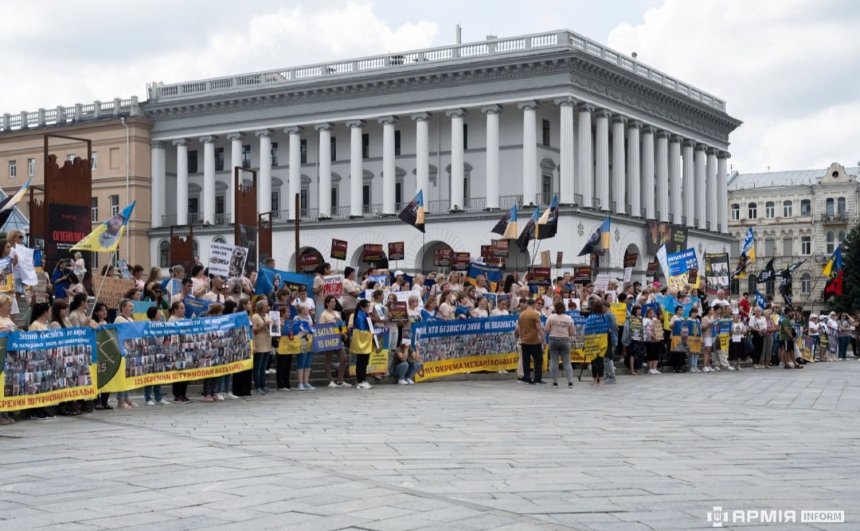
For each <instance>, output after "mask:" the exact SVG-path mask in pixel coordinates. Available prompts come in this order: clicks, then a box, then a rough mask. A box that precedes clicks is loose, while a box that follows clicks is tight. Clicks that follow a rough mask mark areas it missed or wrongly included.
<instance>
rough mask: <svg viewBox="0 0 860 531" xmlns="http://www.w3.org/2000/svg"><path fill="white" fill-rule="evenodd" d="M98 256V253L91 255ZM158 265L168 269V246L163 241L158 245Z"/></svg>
mask: <svg viewBox="0 0 860 531" xmlns="http://www.w3.org/2000/svg"><path fill="white" fill-rule="evenodd" d="M93 254H95V255H98V253H93ZM158 265H159V267H170V244H169V243H167V242H166V241H163V242H161V243H159V244H158Z"/></svg>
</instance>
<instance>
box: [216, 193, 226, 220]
mask: <svg viewBox="0 0 860 531" xmlns="http://www.w3.org/2000/svg"><path fill="white" fill-rule="evenodd" d="M225 204H226V203H225V202H224V196H223V195H221V194H219V195H216V196H215V224H216V225H222V224H224V223H226V220H225V219H224V218H225V217H226V216H224V205H225Z"/></svg>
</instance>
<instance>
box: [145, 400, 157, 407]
mask: <svg viewBox="0 0 860 531" xmlns="http://www.w3.org/2000/svg"><path fill="white" fill-rule="evenodd" d="M146 405H147V406H154V405H155V400H147V401H146Z"/></svg>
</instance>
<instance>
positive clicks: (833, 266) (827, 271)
mask: <svg viewBox="0 0 860 531" xmlns="http://www.w3.org/2000/svg"><path fill="white" fill-rule="evenodd" d="M840 269H842V246H841V245H840V246H839V247H837V248H836V250H835V251H833V256H831V257H830V260H828V261H827V264H825V266H824V269H823V270H822V271H821V276H823V277H827V278H830V275H831V273H833V271H834V270H836V271H839V270H840Z"/></svg>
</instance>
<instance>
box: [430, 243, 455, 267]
mask: <svg viewBox="0 0 860 531" xmlns="http://www.w3.org/2000/svg"><path fill="white" fill-rule="evenodd" d="M453 254H454V252H453V251H452V250H451V249H450V248H446V247H442V248H437V249H435V250H434V251H433V267H451V258H452V256H453Z"/></svg>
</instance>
